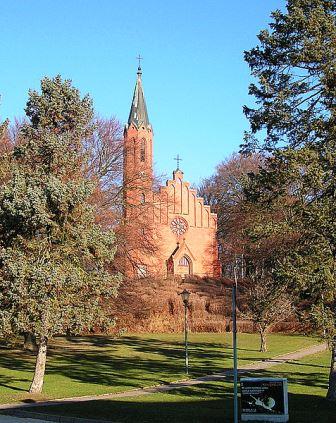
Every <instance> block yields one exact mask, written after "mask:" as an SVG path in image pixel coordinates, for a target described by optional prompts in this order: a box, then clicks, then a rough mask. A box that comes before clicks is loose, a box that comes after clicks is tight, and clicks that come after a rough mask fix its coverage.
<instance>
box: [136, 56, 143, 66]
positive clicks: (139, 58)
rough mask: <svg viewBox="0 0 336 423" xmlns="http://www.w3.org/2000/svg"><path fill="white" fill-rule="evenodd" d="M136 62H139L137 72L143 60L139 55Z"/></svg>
mask: <svg viewBox="0 0 336 423" xmlns="http://www.w3.org/2000/svg"><path fill="white" fill-rule="evenodd" d="M137 59H138V61H139V66H138V70H141V60H143V57H141V56H140V54H139V55H138V57H137Z"/></svg>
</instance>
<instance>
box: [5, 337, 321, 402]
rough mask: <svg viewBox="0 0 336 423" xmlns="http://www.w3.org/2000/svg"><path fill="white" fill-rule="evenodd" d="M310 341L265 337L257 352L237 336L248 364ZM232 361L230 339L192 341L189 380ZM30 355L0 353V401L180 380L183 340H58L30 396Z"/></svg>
mask: <svg viewBox="0 0 336 423" xmlns="http://www.w3.org/2000/svg"><path fill="white" fill-rule="evenodd" d="M316 342H317V340H316V339H314V338H310V337H303V336H297V335H279V334H274V335H273V334H271V335H269V349H270V350H269V352H268V353H264V354H261V353H259V352H258V337H257V336H256V335H252V334H240V335H239V358H240V362H241V363H247V362H250V361H254V360H259V359H262V358H266V357H273V356H276V355H279V354H282V353H285V352H288V351H295V350H297V349H299V348H303V347H306V346H309V345H312V344H314V343H316ZM231 362H232V348H231V337H230V335H229V334H226V335H224V334H192V335H191V336H190V366H191V374H190V376H191V377H193V376H198V375H204V374H208V373H212V372H218V371H222V370H223V369H224V368H227V367H230V366H231ZM33 368H34V356H33V355H32V354H29V353H26V352H22V351H12V350H8V349H4V348H2V349H1V350H0V401H1V402H2V403H6V402H13V401H14V402H16V401H22V400H25V399H27V398H32V399H34V400H38V399H47V398H62V397H72V396H81V395H90V394H93V395H96V394H103V393H109V392H120V391H124V390H129V389H133V388H138V387H144V386H150V385H156V384H161V383H165V382H169V381H174V380H179V379H183V378H184V377H185V375H184V350H183V343H182V336H181V335H176V334H165V335H162V334H160V335H154V334H150V335H132V336H123V337H121V338H119V339H113V338H108V337H100V336H92V337H83V338H73V339H72V340H71V341H67V340H65V339H64V338H58V339H56V340H55V341H54V343H53V344H52V345H51V346H50V349H49V353H48V363H47V373H46V377H45V385H44V393H43V395H41V396H29V395H28V394H27V392H26V391H27V390H28V388H29V384H30V381H31V379H32V372H33Z"/></svg>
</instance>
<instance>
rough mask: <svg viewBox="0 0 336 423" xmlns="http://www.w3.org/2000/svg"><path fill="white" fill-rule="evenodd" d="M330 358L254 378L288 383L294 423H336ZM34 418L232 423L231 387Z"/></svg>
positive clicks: (211, 386)
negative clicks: (329, 398)
mask: <svg viewBox="0 0 336 423" xmlns="http://www.w3.org/2000/svg"><path fill="white" fill-rule="evenodd" d="M329 358H330V356H329V353H328V352H325V353H321V354H315V355H314V356H310V357H307V358H305V359H302V360H300V361H299V362H292V363H290V364H284V365H278V366H276V367H272V368H271V369H269V370H268V371H263V372H259V373H258V374H257V373H253V375H254V376H257V375H258V376H269V377H287V378H288V384H289V385H288V386H289V413H290V422H293V423H335V422H336V404H335V403H330V402H328V401H327V400H325V398H324V396H325V394H326V389H327V380H328V371H329V369H328V366H329ZM34 411H35V412H41V413H44V412H47V413H50V414H55V415H66V416H77V417H87V418H95V419H102V420H104V419H105V420H111V421H118V422H123V423H126V422H137V423H145V422H157V423H163V422H166V423H168V422H170V423H173V422H174V423H176V422H184V423H208V422H211V423H217V422H218V423H219V422H222V423H231V422H232V419H233V415H232V384H231V383H229V382H228V383H220V382H215V383H206V384H203V385H198V386H194V387H191V388H184V389H179V390H175V391H171V392H170V393H167V394H153V395H148V396H141V397H133V398H124V399H119V400H100V401H90V402H84V403H77V404H68V405H64V406H51V407H38V408H37V409H35V408H34Z"/></svg>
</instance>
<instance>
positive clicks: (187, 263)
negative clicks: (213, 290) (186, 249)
mask: <svg viewBox="0 0 336 423" xmlns="http://www.w3.org/2000/svg"><path fill="white" fill-rule="evenodd" d="M179 267H180V271H182V272H183V274H184V275H191V274H192V264H191V260H190V258H189V257H188V256H186V255H184V256H183V257H181V258H180V260H179ZM181 267H182V269H181Z"/></svg>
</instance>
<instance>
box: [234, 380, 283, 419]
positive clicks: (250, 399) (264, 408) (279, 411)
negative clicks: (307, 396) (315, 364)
mask: <svg viewBox="0 0 336 423" xmlns="http://www.w3.org/2000/svg"><path fill="white" fill-rule="evenodd" d="M240 389H241V410H242V413H241V421H243V422H246V421H254V422H255V421H263V422H288V421H289V416H288V391H287V379H283V378H241V379H240Z"/></svg>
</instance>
